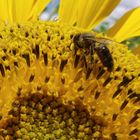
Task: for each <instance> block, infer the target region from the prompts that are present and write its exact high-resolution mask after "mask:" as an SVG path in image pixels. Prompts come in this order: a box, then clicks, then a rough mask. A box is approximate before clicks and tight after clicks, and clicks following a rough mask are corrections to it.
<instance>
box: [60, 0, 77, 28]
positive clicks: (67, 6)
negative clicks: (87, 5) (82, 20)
mask: <svg viewBox="0 0 140 140" xmlns="http://www.w3.org/2000/svg"><path fill="white" fill-rule="evenodd" d="M78 1H79V0H77V1H75V0H61V1H60V8H59V12H58V16H59V21H60V22H64V23H69V24H71V25H73V24H74V23H75V22H76V18H77V10H78V9H77V4H78V3H79V2H78Z"/></svg>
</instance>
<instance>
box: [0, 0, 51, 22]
mask: <svg viewBox="0 0 140 140" xmlns="http://www.w3.org/2000/svg"><path fill="white" fill-rule="evenodd" d="M49 2H50V0H1V1H0V13H1V14H0V20H2V21H8V22H10V23H15V22H24V21H27V20H34V19H37V17H38V16H39V14H40V13H41V12H42V10H43V9H44V8H45V7H46V5H47V4H48V3H49Z"/></svg>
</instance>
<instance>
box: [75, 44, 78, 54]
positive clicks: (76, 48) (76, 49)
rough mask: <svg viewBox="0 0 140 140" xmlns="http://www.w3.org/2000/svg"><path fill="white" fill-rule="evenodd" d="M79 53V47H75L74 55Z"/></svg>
mask: <svg viewBox="0 0 140 140" xmlns="http://www.w3.org/2000/svg"><path fill="white" fill-rule="evenodd" d="M77 51H78V46H76V45H74V55H76V54H77Z"/></svg>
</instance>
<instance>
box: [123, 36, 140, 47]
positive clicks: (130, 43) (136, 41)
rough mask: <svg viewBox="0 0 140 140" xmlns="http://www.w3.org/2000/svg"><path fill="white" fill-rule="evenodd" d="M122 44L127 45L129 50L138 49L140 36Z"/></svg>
mask: <svg viewBox="0 0 140 140" xmlns="http://www.w3.org/2000/svg"><path fill="white" fill-rule="evenodd" d="M122 43H124V44H126V45H127V46H128V47H129V49H133V48H136V47H137V46H138V45H140V36H138V37H134V38H131V39H128V40H126V41H123V42H122Z"/></svg>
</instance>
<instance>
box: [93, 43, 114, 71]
mask: <svg viewBox="0 0 140 140" xmlns="http://www.w3.org/2000/svg"><path fill="white" fill-rule="evenodd" d="M95 51H96V53H97V55H98V56H99V58H100V60H101V62H102V64H103V65H104V67H107V69H108V71H110V72H111V71H112V70H113V58H112V55H111V53H110V51H109V49H108V48H107V46H105V44H100V45H98V46H97V47H95Z"/></svg>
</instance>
